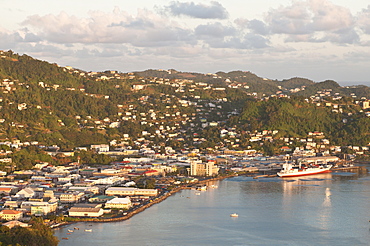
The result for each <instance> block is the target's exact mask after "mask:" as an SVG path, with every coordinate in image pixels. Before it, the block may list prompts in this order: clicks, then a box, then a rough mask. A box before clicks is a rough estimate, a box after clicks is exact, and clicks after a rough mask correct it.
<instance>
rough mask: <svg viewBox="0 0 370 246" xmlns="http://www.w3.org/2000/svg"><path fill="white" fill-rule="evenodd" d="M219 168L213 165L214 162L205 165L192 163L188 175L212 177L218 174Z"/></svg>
mask: <svg viewBox="0 0 370 246" xmlns="http://www.w3.org/2000/svg"><path fill="white" fill-rule="evenodd" d="M218 170H219V168H218V167H217V166H216V165H215V162H214V161H208V162H206V163H196V162H192V163H191V164H190V175H191V176H214V175H217V174H218Z"/></svg>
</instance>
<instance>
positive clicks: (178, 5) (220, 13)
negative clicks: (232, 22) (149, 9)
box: [165, 1, 229, 19]
mask: <svg viewBox="0 0 370 246" xmlns="http://www.w3.org/2000/svg"><path fill="white" fill-rule="evenodd" d="M165 9H166V10H167V11H168V12H170V13H171V14H172V15H175V16H189V17H193V18H199V19H227V18H228V16H229V13H228V12H227V10H226V9H225V8H224V7H223V6H222V5H221V4H220V3H218V2H215V1H212V2H211V3H210V5H205V4H195V3H194V2H178V1H176V2H171V3H170V5H168V6H167V7H165Z"/></svg>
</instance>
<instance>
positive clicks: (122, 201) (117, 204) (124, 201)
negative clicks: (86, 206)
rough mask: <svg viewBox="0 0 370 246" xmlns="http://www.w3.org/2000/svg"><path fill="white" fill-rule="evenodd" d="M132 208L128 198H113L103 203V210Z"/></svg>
mask: <svg viewBox="0 0 370 246" xmlns="http://www.w3.org/2000/svg"><path fill="white" fill-rule="evenodd" d="M131 207H132V203H131V200H130V198H129V197H125V198H119V197H116V198H113V199H112V200H110V201H107V202H106V203H105V208H124V209H129V208H131Z"/></svg>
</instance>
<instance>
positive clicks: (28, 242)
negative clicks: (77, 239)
mask: <svg viewBox="0 0 370 246" xmlns="http://www.w3.org/2000/svg"><path fill="white" fill-rule="evenodd" d="M30 224H31V225H32V226H31V227H18V226H17V227H13V228H11V229H9V228H8V227H6V226H0V245H4V246H56V245H58V242H59V240H58V238H57V237H55V236H54V234H53V230H52V229H50V227H48V226H47V225H45V224H44V223H43V220H42V219H41V218H33V219H32V220H31V221H30Z"/></svg>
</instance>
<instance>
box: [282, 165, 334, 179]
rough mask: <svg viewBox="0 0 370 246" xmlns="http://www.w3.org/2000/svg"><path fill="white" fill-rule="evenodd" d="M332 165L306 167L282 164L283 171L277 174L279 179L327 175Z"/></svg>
mask: <svg viewBox="0 0 370 246" xmlns="http://www.w3.org/2000/svg"><path fill="white" fill-rule="evenodd" d="M332 166H333V165H330V164H319V165H318V164H316V165H313V164H311V165H308V166H301V165H298V166H293V165H292V164H288V163H286V164H284V165H283V170H281V171H280V172H278V173H277V175H278V176H279V177H282V178H287V177H298V176H305V175H313V174H319V173H328V172H331V171H330V169H331V168H332Z"/></svg>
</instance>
